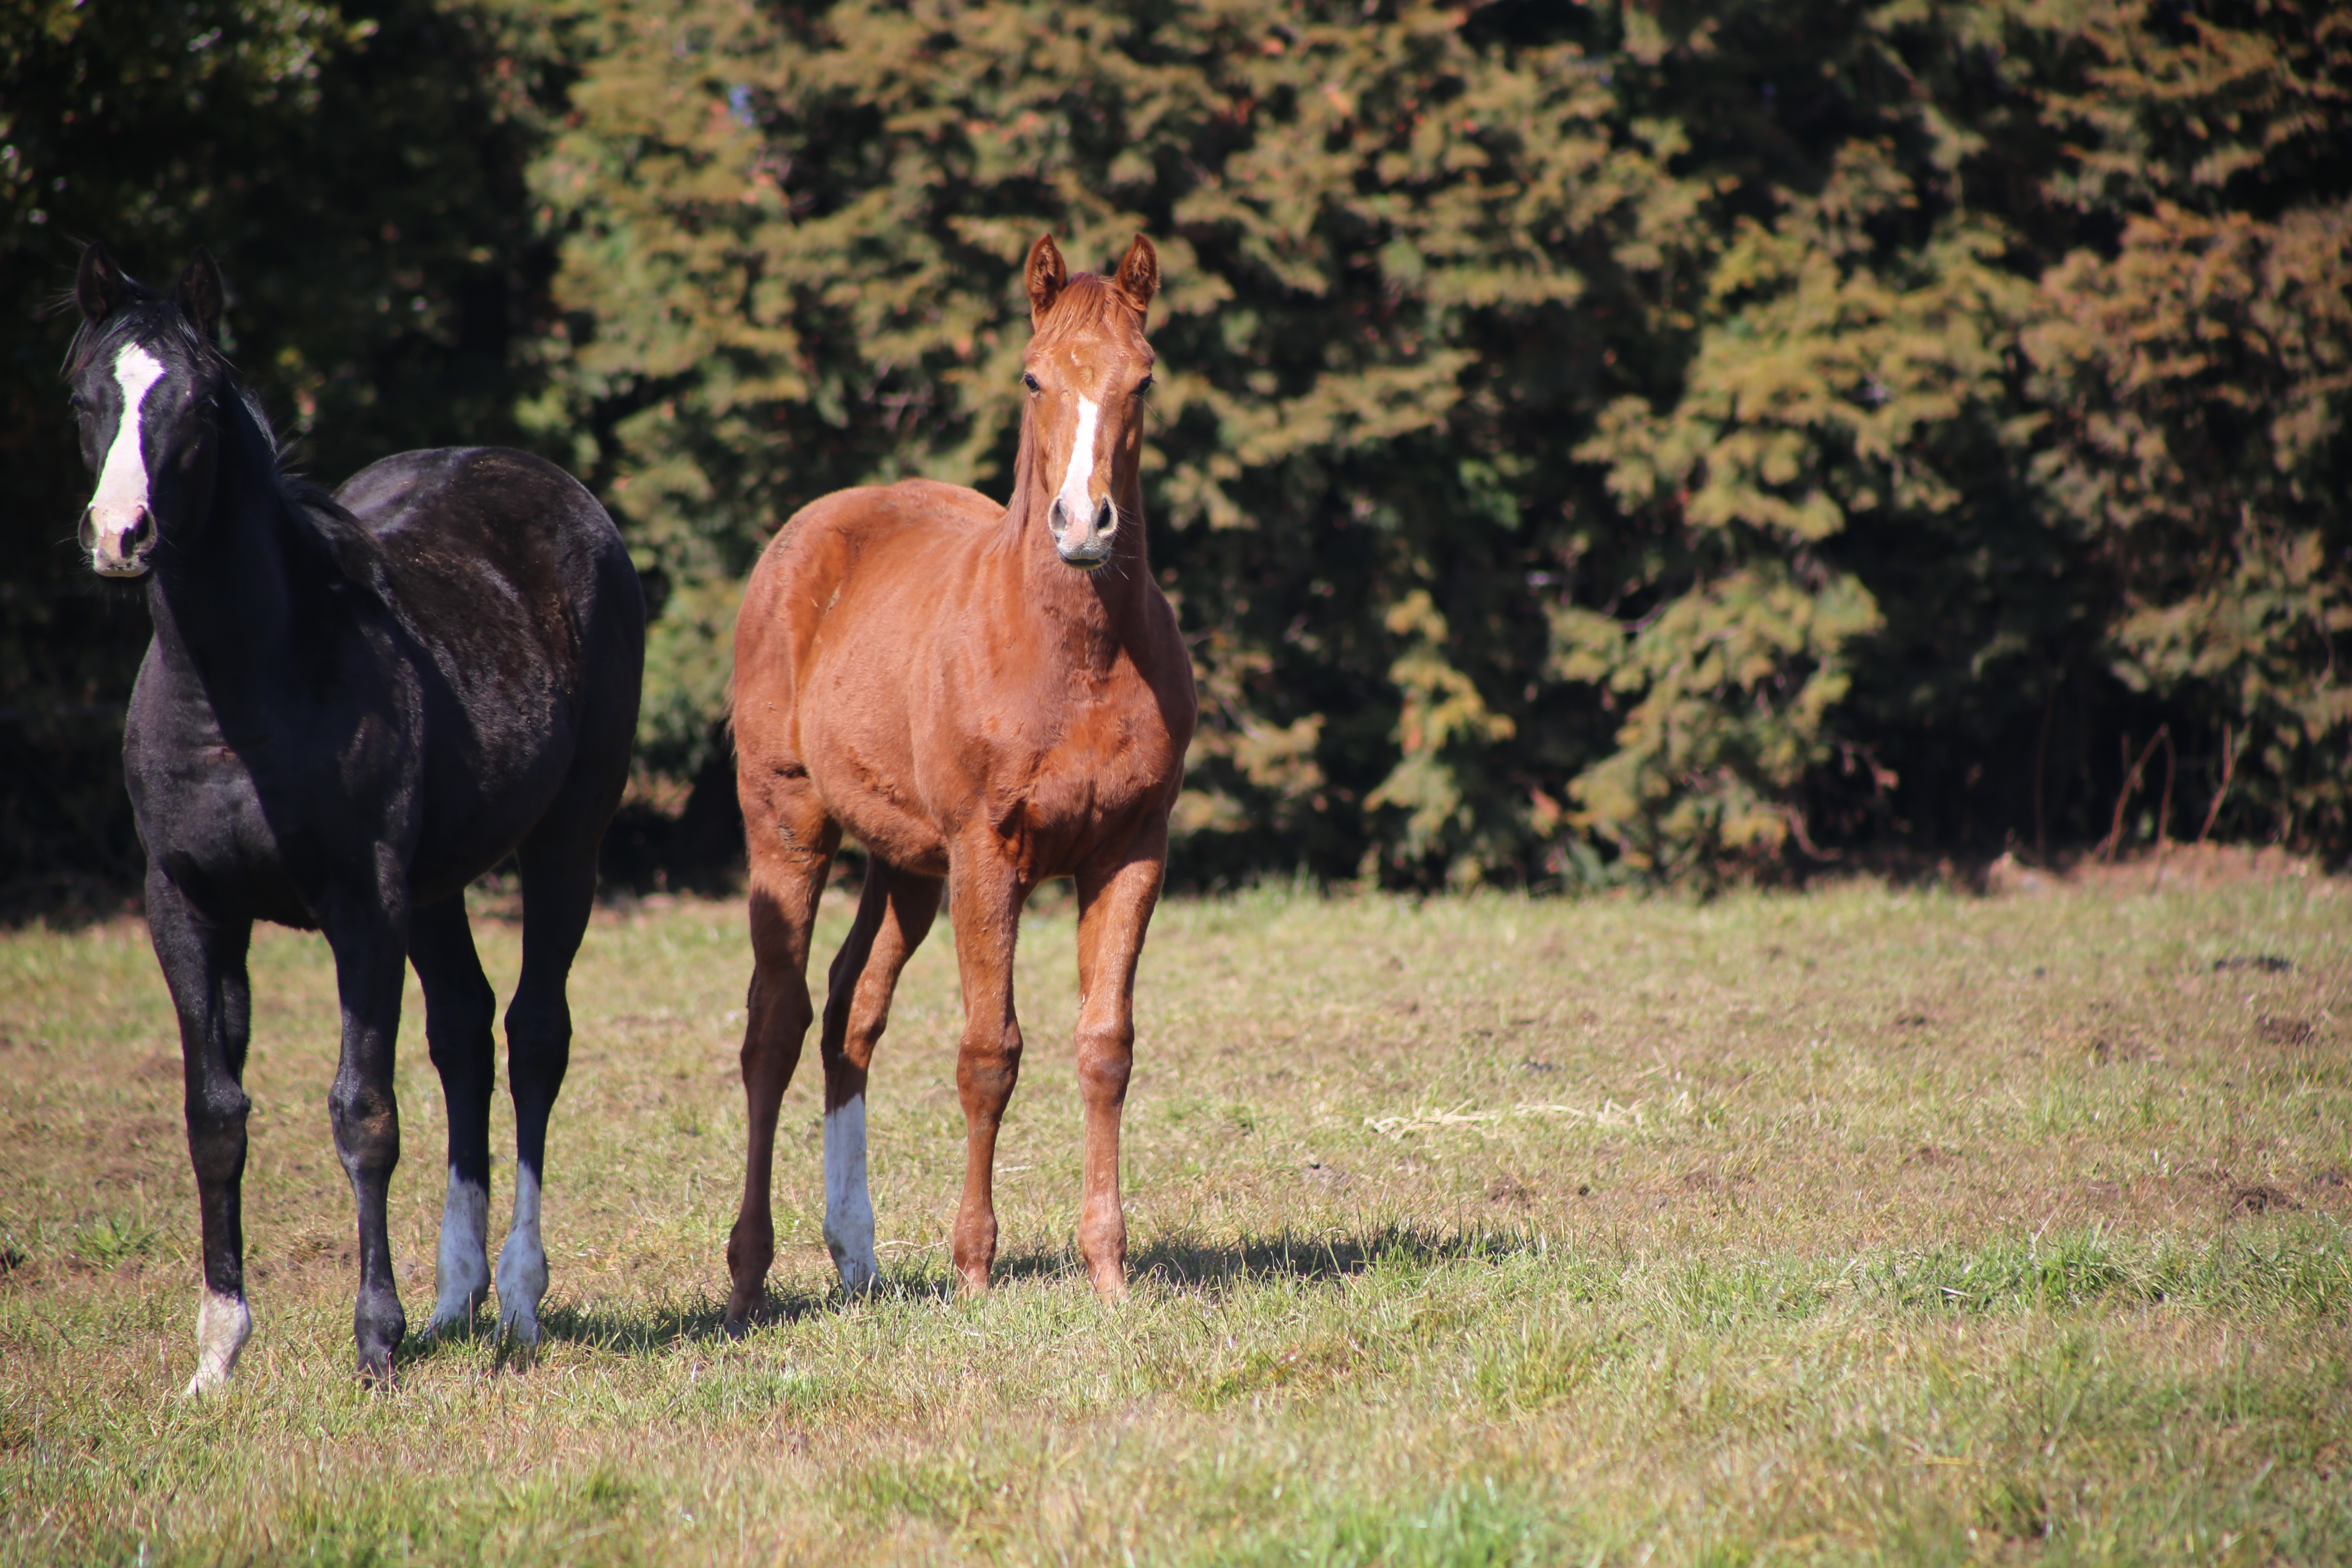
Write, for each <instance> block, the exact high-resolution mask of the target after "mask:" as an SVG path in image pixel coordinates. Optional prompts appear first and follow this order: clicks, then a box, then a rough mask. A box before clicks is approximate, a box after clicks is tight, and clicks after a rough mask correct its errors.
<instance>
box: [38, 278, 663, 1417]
mask: <svg viewBox="0 0 2352 1568" xmlns="http://www.w3.org/2000/svg"><path fill="white" fill-rule="evenodd" d="M75 296H76V301H77V303H79V306H80V308H81V313H82V316H83V321H82V325H81V329H80V331H79V333H78V335H77V336H76V338H75V341H74V351H73V357H72V360H71V363H70V364H69V365H68V378H69V380H70V382H71V384H72V389H73V406H74V409H75V413H76V416H77V417H78V418H79V421H80V425H81V444H82V457H83V459H84V460H85V461H86V462H88V463H89V466H90V468H91V469H92V470H93V471H94V472H96V474H97V475H98V489H97V493H96V495H95V496H94V497H93V498H92V500H91V501H90V505H89V510H88V511H87V512H86V513H85V514H84V516H83V519H82V523H81V542H82V545H83V547H84V548H85V549H86V550H87V551H88V552H89V560H90V564H91V565H92V566H93V567H94V568H95V569H96V570H97V571H98V572H100V573H101V574H105V575H107V576H110V577H138V576H142V575H144V576H146V577H147V579H148V582H147V590H146V592H147V605H148V609H149V611H150V613H151V614H152V616H153V618H154V638H153V640H152V642H151V643H149V645H148V647H147V657H146V660H145V662H144V663H143V664H142V666H141V667H140V671H139V680H138V684H137V686H136V687H135V688H134V689H133V690H132V692H131V710H130V715H129V719H128V721H127V723H126V725H125V729H124V735H123V748H122V751H123V767H124V773H125V775H126V777H127V778H128V781H129V784H130V790H131V806H132V809H133V811H134V812H135V813H136V815H137V817H138V822H139V837H140V838H141V840H142V842H143V843H144V844H145V846H146V848H147V858H148V871H147V920H148V924H149V926H150V928H151V929H152V934H153V939H154V943H155V956H156V959H157V961H158V962H159V963H161V964H162V965H163V978H164V980H165V982H166V983H167V984H169V985H170V987H171V991H172V1002H173V1006H174V1008H175V1009H176V1010H177V1011H178V1013H179V1017H180V1046H181V1051H182V1054H183V1056H184V1061H185V1068H186V1078H187V1118H188V1149H189V1152H190V1154H191V1156H192V1157H193V1158H194V1163H195V1169H196V1192H197V1201H198V1203H199V1205H201V1209H202V1215H203V1225H204V1269H205V1285H204V1292H203V1296H202V1300H201V1303H200V1305H199V1308H198V1310H197V1314H196V1344H197V1364H196V1374H195V1378H194V1381H193V1382H192V1383H191V1384H189V1385H188V1386H189V1392H190V1393H192V1394H193V1393H200V1392H203V1391H204V1390H206V1389H209V1388H212V1387H215V1386H216V1385H218V1384H221V1383H222V1382H224V1381H225V1380H226V1378H227V1376H228V1374H229V1372H230V1370H231V1368H233V1367H234V1366H235V1364H236V1357H237V1352H239V1351H240V1350H242V1349H243V1348H244V1345H245V1342H246V1340H247V1337H248V1336H249V1335H250V1334H251V1333H252V1331H253V1318H252V1314H251V1312H250V1311H249V1310H248V1309H247V1306H246V1300H245V1261H244V1255H245V1239H244V1232H243V1223H242V1218H241V1203H240V1196H239V1187H240V1184H241V1181H242V1178H243V1175H244V1171H245V1150H246V1134H245V1122H246V1111H247V1103H248V1102H247V1099H246V1095H245V1089H244V1086H243V1082H242V1079H243V1075H244V1070H245V1053H246V1037H247V1026H248V1025H249V1023H250V1021H251V1017H252V1005H251V996H250V993H249V991H248V989H247V979H246V948H247V942H248V940H249V938H250V935H251V932H252V927H253V922H254V921H257V920H267V921H278V922H279V923H280V924H284V925H291V926H299V927H302V928H305V929H310V928H316V929H318V930H320V931H323V932H325V934H326V938H327V942H328V943H329V945H330V946H331V947H332V948H333V950H334V955H335V981H336V989H337V991H338V994H339V995H340V998H341V1005H342V1020H343V1026H342V1058H341V1066H340V1068H338V1070H337V1071H336V1074H335V1082H334V1087H333V1089H331V1091H330V1093H329V1094H328V1097H327V1109H328V1112H329V1115H330V1117H331V1121H332V1122H333V1125H334V1133H335V1147H336V1149H337V1151H338V1152H340V1153H341V1156H342V1162H343V1167H344V1169H345V1170H346V1171H348V1172H349V1173H351V1179H352V1192H353V1194H354V1195H355V1196H356V1197H357V1199H358V1205H359V1240H360V1289H359V1302H358V1306H357V1308H356V1310H355V1311H354V1313H353V1328H354V1332H355V1335H356V1338H357V1340H358V1342H359V1364H360V1372H361V1373H362V1375H363V1376H366V1377H370V1378H381V1377H385V1376H388V1375H389V1373H390V1371H391V1361H392V1354H393V1352H394V1350H395V1349H396V1348H397V1347H398V1345H399V1343H400V1341H401V1337H402V1335H403V1334H404V1332H405V1331H406V1328H407V1320H406V1318H405V1316H404V1314H403V1313H402V1311H401V1307H400V1298H399V1295H398V1293H397V1292H396V1291H395V1289H394V1285H393V1276H392V1250H391V1246H390V1243H389V1241H388V1240H387V1238H386V1237H385V1234H384V1201H385V1189H386V1186H387V1185H388V1184H389V1183H390V1181H391V1177H392V1171H393V1166H394V1164H395V1163H397V1162H398V1160H399V1158H400V1121H399V1111H398V1108H397V1106H396V1105H395V1104H394V1097H393V1083H392V1066H393V1047H394V1040H395V1038H396V1037H397V1036H398V1033H399V1025H400V992H401V982H402V973H401V970H402V963H403V960H404V958H405V959H406V960H407V961H408V962H412V963H415V965H416V974H417V978H418V979H419V980H420V981H422V982H423V984H424V987H425V1037H426V1040H427V1043H428V1045H429V1047H430V1049H431V1053H432V1057H433V1065H434V1066H435V1067H436V1068H438V1069H439V1070H440V1073H441V1083H442V1088H443V1089H444V1091H445V1093H446V1097H447V1100H448V1116H449V1193H448V1201H447V1206H446V1209H445V1211H444V1213H443V1216H442V1221H441V1255H440V1269H439V1279H438V1284H439V1296H438V1300H437V1302H436V1307H435V1310H434V1315H433V1320H432V1323H431V1325H430V1327H429V1330H428V1331H435V1332H437V1331H441V1330H444V1329H447V1328H450V1327H452V1326H454V1325H457V1324H461V1323H467V1322H470V1321H471V1320H472V1317H473V1314H474V1312H475V1310H476V1309H478V1307H479V1306H480V1305H481V1304H482V1302H483V1300H484V1299H485V1296H486V1293H487V1291H488V1286H489V1283H490V1270H489V1267H488V1256H487V1253H486V1251H485V1244H484V1234H485V1223H486V1218H487V1206H488V1178H489V1100H490V1093H491V1087H492V1076H493V1068H494V1054H493V1053H494V1047H493V1044H492V1040H491V1033H490V1030H491V1023H492V1019H493V1014H494V1011H495V1007H496V997H495V996H494V995H493V994H492V993H491V991H490V987H489V984H488V981H487V980H485V979H484V978H483V975H482V966H481V963H480V962H479V961H478V959H477V958H476V957H475V954H474V942H473V936H472V933H471V932H470V931H468V929H467V924H466V905H465V898H464V892H465V888H466V885H467V883H468V882H470V881H472V880H473V879H474V878H476V877H478V876H479V875H480V874H481V873H483V872H484V871H487V870H488V869H489V868H491V867H493V866H496V865H497V864H499V861H501V860H502V859H504V858H506V857H507V856H508V855H509V854H510V853H511V854H512V855H514V856H515V858H516V860H517V862H518V865H519V866H520V871H521V877H522V886H523V896H524V906H523V963H522V978H521V982H520V984H518V985H517V987H516V989H515V996H514V1001H513V1004H512V1005H510V1006H509V1008H508V1009H507V1042H508V1053H509V1054H508V1072H509V1087H510V1088H511V1089H512V1092H513V1094H514V1104H515V1121H516V1132H515V1142H516V1172H515V1206H514V1224H513V1226H512V1228H511V1229H510V1230H509V1234H508V1237H507V1242H506V1246H505V1248H504V1250H503V1251H502V1252H501V1253H500V1254H499V1269H498V1293H499V1318H500V1321H501V1322H502V1324H503V1326H504V1328H505V1330H506V1331H508V1332H509V1333H511V1334H513V1335H515V1336H516V1337H517V1338H518V1339H519V1340H520V1341H521V1342H524V1343H525V1344H530V1343H533V1342H536V1341H537V1339H538V1335H539V1315H538V1314H539V1302H540V1299H541V1297H542V1296H543V1295H544V1294H545V1293H546V1290H547V1258H546V1253H545V1251H544V1249H543V1248H542V1247H541V1242H540V1237H539V1193H540V1178H541V1171H542V1170H543V1168H544V1167H543V1158H544V1154H545V1150H546V1144H547V1118H548V1112H549V1111H550V1110H551V1108H552V1107H553V1105H554V1102H555V1095H556V1090H557V1089H558V1087H559V1086H560V1085H561V1084H562V1081H563V1071H564V1067H565V1064H566V1062H567V1060H568V1059H569V1056H570V1051H571V1039H572V1018H571V1012H570V1009H569V1007H568V1006H567V1005H566V1004H565V1001H564V980H565V975H566V973H568V971H569V970H570V969H571V966H572V955H573V954H574V953H576V952H578V951H579V947H580V939H581V935H582V933H583V931H585V929H586V927H587V923H588V913H589V908H590V905H591V902H592V900H593V896H594V893H595V886H596V851H597V847H598V845H599V843H600V842H601V841H602V839H603V837H604V826H605V824H606V823H607V822H608V821H609V820H610V819H611V817H612V816H613V812H614V808H615V807H616V806H617V805H618V804H619V802H620V797H621V790H622V785H623V784H624V782H625V778H626V774H627V772H628V761H629V745H630V742H631V739H632V737H633V735H634V734H635V729H636V721H637V689H638V683H639V680H640V679H641V677H642V673H643V668H644V658H645V605H644V601H643V598H642V597H641V595H640V594H639V591H638V585H637V576H636V573H635V569H634V568H632V567H631V565H630V564H629V557H628V552H626V550H625V548H624V547H623V545H622V543H621V537H620V534H619V533H618V532H617V531H615V530H614V527H613V521H612V519H611V518H609V517H607V516H606V515H605V513H604V508H603V507H601V506H599V505H597V504H596V501H595V499H594V498H593V497H592V496H591V495H589V493H588V492H587V491H586V490H585V489H583V488H582V487H581V486H580V484H579V483H578V482H577V481H576V480H574V479H572V478H571V477H570V476H569V475H567V474H565V473H564V472H563V471H562V469H560V468H555V467H553V466H552V465H551V464H548V463H545V462H542V461H541V460H540V459H539V458H533V457H530V456H529V455H527V454H525V453H521V452H513V451H504V450H500V449H499V448H496V447H455V448H448V449H444V450H439V451H429V452H407V453H403V454H402V455H400V456H398V457H394V458H385V459H384V460H383V461H382V462H380V463H377V464H375V465H373V467H371V468H366V469H364V470H362V472H361V473H360V474H359V475H358V476H357V477H356V478H354V479H352V480H351V482H350V483H348V484H346V485H344V486H343V488H342V489H341V490H339V491H337V492H336V493H335V494H334V495H332V496H329V495H328V494H327V493H326V492H324V491H323V490H321V489H318V488H317V487H315V486H312V485H309V484H306V483H304V482H302V481H301V480H299V479H292V478H289V476H288V475H287V474H286V473H284V472H283V471H282V470H281V468H280V467H279V462H278V447H277V444H276V442H275V440H274V438H273V437H271V435H270V433H269V429H268V425H267V424H266V422H265V421H264V420H263V418H262V416H261V414H260V411H259V409H258V408H257V406H256V405H255V404H254V403H253V402H252V401H251V399H250V398H248V397H247V395H245V393H244V392H243V391H242V390H241V389H240V388H239V386H238V384H237V383H236V378H235V376H234V375H233V374H231V372H230V369H229V366H228V364H227V363H226V361H225V360H224V359H223V358H222V356H221V353H220V350H219V346H218V345H219V339H220V317H221V281H220V274H219V271H218V270H217V268H215V266H214V263H213V260H212V258H211V257H210V256H208V255H206V254H205V252H203V251H201V250H199V251H198V252H196V254H195V258H194V260H192V261H191V262H190V263H189V264H188V267H187V269H186V270H185V271H184V272H183V273H182V274H181V276H180V279H179V281H178V283H177V284H176V285H174V286H173V290H172V293H171V295H170V297H169V298H168V299H158V298H157V297H156V296H155V295H154V294H153V293H152V291H150V290H149V289H144V288H142V287H141V286H140V285H139V284H137V283H135V282H133V281H132V280H131V279H129V278H127V277H126V276H124V275H123V273H122V272H121V269H120V268H117V267H116V266H115V265H114V263H113V262H112V261H111V260H110V258H108V257H107V254H106V252H105V251H103V250H102V249H100V247H98V246H96V245H92V246H91V247H89V249H88V250H87V251H85V252H84V253H83V256H82V260H81V269H80V273H79V278H78V279H77V282H76V287H75Z"/></svg>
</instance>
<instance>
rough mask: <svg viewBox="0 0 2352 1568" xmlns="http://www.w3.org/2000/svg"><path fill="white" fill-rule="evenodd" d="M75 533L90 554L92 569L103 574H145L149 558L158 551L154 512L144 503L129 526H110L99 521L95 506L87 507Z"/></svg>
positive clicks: (132, 575)
mask: <svg viewBox="0 0 2352 1568" xmlns="http://www.w3.org/2000/svg"><path fill="white" fill-rule="evenodd" d="M76 537H77V538H79V541H80V542H81V548H82V553H83V554H85V555H87V556H89V564H90V570H92V571H93V572H96V573H97V574H99V575H100V576H101V577H143V576H145V575H146V574H147V564H148V563H147V558H148V557H149V556H151V555H152V554H153V553H154V552H155V514H154V513H153V512H152V511H150V510H147V509H146V508H145V507H143V506H142V507H141V508H140V509H139V510H137V511H135V512H133V513H131V521H130V524H129V525H128V526H127V527H123V528H119V529H108V528H100V526H99V525H98V514H97V512H96V510H94V509H91V508H89V507H85V508H83V509H82V514H81V527H80V529H79V531H77V534H76Z"/></svg>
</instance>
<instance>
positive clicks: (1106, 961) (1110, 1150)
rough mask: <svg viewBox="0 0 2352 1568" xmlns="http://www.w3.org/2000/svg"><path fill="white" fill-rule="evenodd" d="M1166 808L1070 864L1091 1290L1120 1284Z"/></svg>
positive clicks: (1116, 1288) (1081, 1234)
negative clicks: (1125, 1171)
mask: <svg viewBox="0 0 2352 1568" xmlns="http://www.w3.org/2000/svg"><path fill="white" fill-rule="evenodd" d="M1167 858H1168V827H1167V822H1166V819H1165V818H1162V819H1160V821H1159V822H1157V823H1156V824H1155V825H1154V826H1153V827H1151V828H1150V829H1148V830H1147V831H1146V832H1145V834H1144V835H1143V836H1142V838H1141V840H1140V841H1139V842H1138V843H1136V844H1134V845H1132V846H1130V847H1129V849H1128V852H1127V853H1126V854H1125V855H1124V856H1122V857H1119V858H1115V859H1111V860H1109V861H1108V863H1107V864H1097V865H1095V866H1089V867H1087V868H1085V869H1083V870H1081V871H1080V872H1079V874H1078V879H1077V880H1078V1027H1077V1041H1076V1044H1077V1056H1078V1095H1079V1098H1080V1099H1081V1100H1083V1102H1084V1103H1085V1106H1086V1163H1085V1171H1086V1173H1085V1180H1084V1187H1085V1194H1086V1195H1085V1198H1084V1200H1083V1206H1082V1207H1081V1208H1080V1210H1079V1213H1078V1251H1079V1253H1080V1254H1081V1255H1082V1256H1083V1257H1084V1258H1086V1260H1087V1273H1088V1274H1089V1275H1090V1276H1091V1277H1092V1278H1093V1279H1094V1286H1095V1289H1096V1291H1097V1293H1098V1294H1099V1295H1101V1296H1102V1297H1103V1298H1104V1299H1105V1300H1113V1301H1116V1300H1120V1299H1121V1298H1123V1297H1125V1296H1126V1294H1127V1216H1126V1215H1125V1213H1124V1212H1123V1211H1122V1210H1121V1209H1120V1207H1119V1198H1118V1129H1119V1118H1120V1116H1121V1115H1122V1114H1123V1113H1124V1111H1125V1110H1126V1106H1127V1079H1128V1073H1129V1068H1130V1067H1131V1066H1132V1064H1133V1062H1134V1059H1135V961H1136V959H1137V958H1138V957H1139V956H1140V955H1141V953H1142V952H1143V933H1144V929H1145V928H1146V927H1147V926H1149V925H1150V923H1151V911H1152V909H1153V907H1154V906H1155V905H1157V904H1158V903H1159V901H1160V871H1161V868H1162V867H1163V866H1164V865H1165V864H1166V861H1167Z"/></svg>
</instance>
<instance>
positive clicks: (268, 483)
mask: <svg viewBox="0 0 2352 1568" xmlns="http://www.w3.org/2000/svg"><path fill="white" fill-rule="evenodd" d="M218 398H219V403H220V408H219V413H218V416H217V419H216V424H215V438H214V451H213V484H212V493H211V495H210V496H209V497H195V498H191V499H192V500H194V505H195V508H196V509H197V510H200V511H201V514H202V515H199V516H192V517H189V518H187V519H185V520H183V521H181V522H179V523H178V524H177V525H175V526H174V527H173V528H172V529H171V530H170V531H167V532H165V533H164V535H163V538H162V540H161V541H160V542H158V544H157V546H156V549H155V553H154V557H153V564H152V576H151V578H150V580H149V583H148V588H147V605H148V609H149V611H150V613H151V614H152V616H153V618H154V623H155V640H156V643H157V645H158V647H159V650H160V651H162V652H163V654H164V655H165V656H166V658H172V659H174V660H176V661H178V662H182V663H184V664H185V665H187V666H188V667H190V668H193V669H194V671H196V672H197V673H199V674H201V675H202V676H204V678H205V680H206V683H207V685H211V684H214V683H215V682H216V681H218V680H220V679H230V680H239V679H268V678H270V677H273V676H278V675H282V674H284V673H286V672H287V671H288V667H289V658H291V657H292V653H291V648H292V644H293V641H294V627H295V621H296V618H297V613H298V609H299V602H298V595H299V594H300V592H301V591H302V586H303V584H302V583H301V578H302V577H303V576H305V575H307V574H304V573H303V572H302V571H301V570H300V568H301V564H302V563H301V556H302V553H303V552H302V549H301V537H300V536H301V530H302V522H301V520H300V519H299V517H297V516H296V514H295V503H294V501H293V500H291V498H289V496H288V494H287V493H286V488H285V481H284V479H283V478H282V477H281V475H280V474H279V471H278V453H277V449H276V446H275V443H273V442H272V440H271V439H270V437H269V434H268V431H267V430H265V429H263V428H262V426H261V425H260V423H259V421H257V419H256V418H255V417H254V416H253V413H252V411H251V410H250V409H248V408H247V406H246V405H245V400H244V398H243V397H241V396H240V395H238V393H237V390H236V386H235V385H234V384H232V383H230V382H228V381H227V380H226V378H224V379H223V381H222V384H221V386H220V390H219V393H218Z"/></svg>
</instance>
